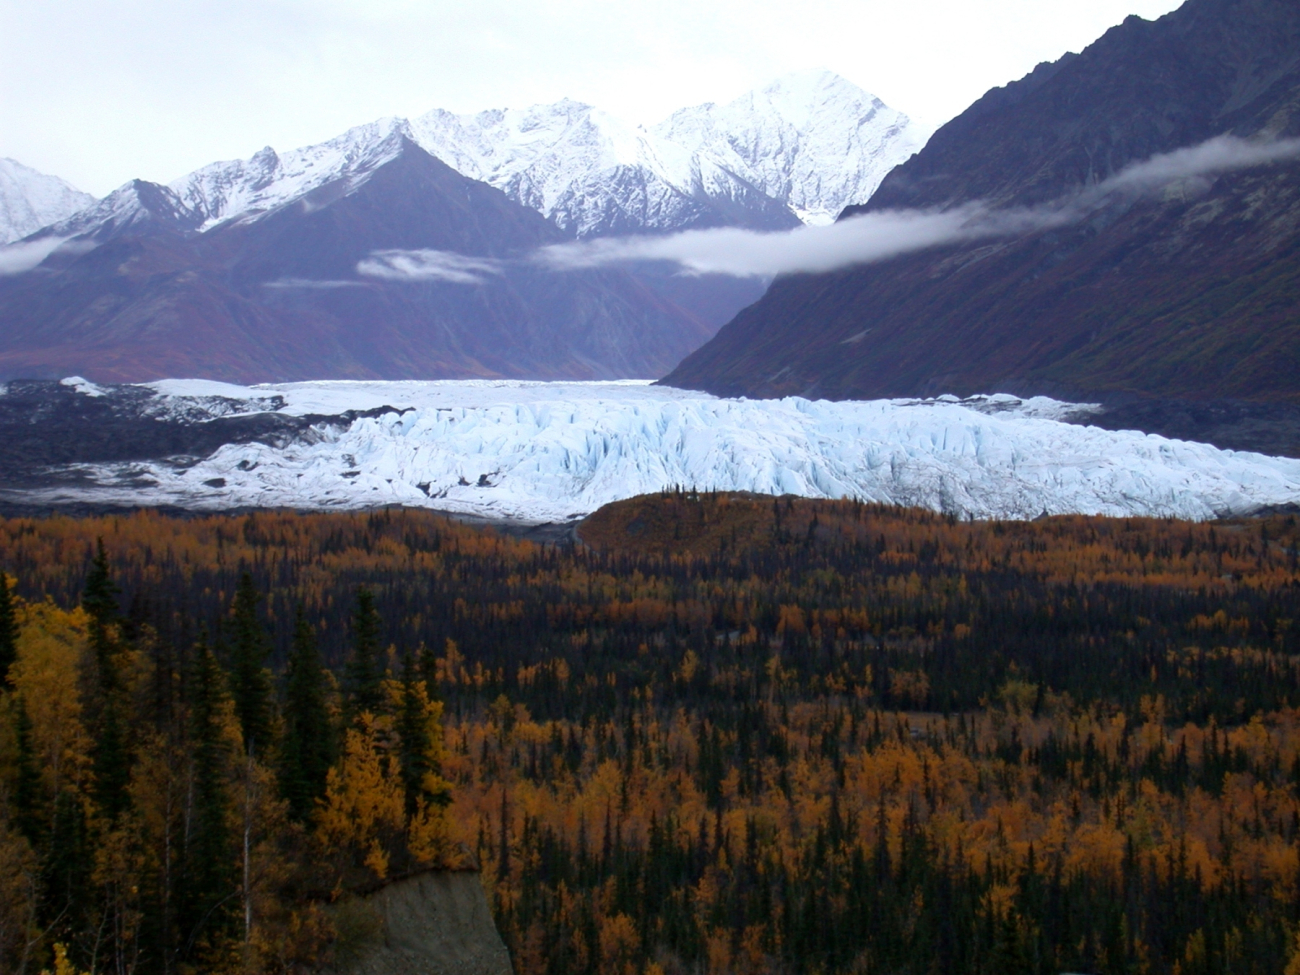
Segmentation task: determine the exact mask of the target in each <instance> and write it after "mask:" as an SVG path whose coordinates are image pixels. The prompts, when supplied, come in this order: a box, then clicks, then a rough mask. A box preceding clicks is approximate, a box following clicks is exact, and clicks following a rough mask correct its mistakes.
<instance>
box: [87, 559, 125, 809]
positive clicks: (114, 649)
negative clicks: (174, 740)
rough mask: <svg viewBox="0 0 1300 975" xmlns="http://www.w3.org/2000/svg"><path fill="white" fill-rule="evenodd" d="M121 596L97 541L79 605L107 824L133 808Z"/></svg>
mask: <svg viewBox="0 0 1300 975" xmlns="http://www.w3.org/2000/svg"><path fill="white" fill-rule="evenodd" d="M119 591H120V590H119V589H118V588H117V586H116V585H115V584H114V582H113V578H112V574H111V573H110V571H109V565H108V556H107V554H106V553H105V552H104V540H103V539H102V538H101V539H99V540H98V543H97V545H96V549H95V555H94V556H93V558H92V559H91V563H90V571H89V572H88V573H87V575H86V588H85V591H84V592H83V593H82V597H81V605H82V608H83V609H85V611H86V614H87V615H88V616H89V617H90V633H89V636H90V649H91V654H92V656H93V658H94V663H95V694H94V695H93V698H92V708H91V725H92V728H93V731H94V746H93V749H92V753H91V767H92V769H93V771H94V786H93V790H92V793H93V796H94V799H95V803H96V805H97V806H98V807H99V811H100V813H101V814H102V815H103V816H105V817H107V818H108V819H110V820H115V819H116V818H117V817H118V816H120V815H121V814H122V813H123V812H125V811H126V810H127V809H128V808H130V805H131V797H130V794H129V792H128V791H127V790H128V786H129V785H130V781H131V753H130V745H129V741H128V726H129V720H130V719H129V716H128V714H127V713H126V712H127V710H128V707H129V702H128V701H127V700H126V698H125V693H124V686H123V685H124V681H123V679H122V674H121V660H120V657H121V647H120V646H119V642H118V636H119V635H118V628H117V624H118V622H119V611H118V605H117V596H118V593H119Z"/></svg>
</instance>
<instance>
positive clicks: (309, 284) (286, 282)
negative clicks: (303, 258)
mask: <svg viewBox="0 0 1300 975" xmlns="http://www.w3.org/2000/svg"><path fill="white" fill-rule="evenodd" d="M262 287H263V288H277V289H284V290H295V289H306V290H314V291H329V290H333V289H334V288H364V287H365V284H364V282H361V281H329V280H316V279H314V278H278V279H277V280H275V281H264V282H263V283H262Z"/></svg>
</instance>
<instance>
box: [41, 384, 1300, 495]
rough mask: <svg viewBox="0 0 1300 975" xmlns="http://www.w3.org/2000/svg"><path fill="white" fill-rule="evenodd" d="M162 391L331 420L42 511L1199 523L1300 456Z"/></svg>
mask: <svg viewBox="0 0 1300 975" xmlns="http://www.w3.org/2000/svg"><path fill="white" fill-rule="evenodd" d="M78 388H81V387H80V386H78ZM151 388H152V390H153V391H154V393H155V394H156V395H157V398H158V407H157V409H158V415H160V416H161V415H172V416H185V417H191V418H195V419H197V420H198V421H199V422H202V417H203V416H204V415H208V414H210V415H211V416H214V417H215V416H219V415H230V414H231V413H232V412H240V411H241V409H242V410H246V411H248V412H256V411H260V410H266V409H268V408H269V409H275V410H283V411H285V412H287V413H290V414H293V415H297V416H304V417H314V416H317V415H321V416H333V417H335V419H332V420H327V421H321V422H318V423H316V424H315V425H314V426H312V427H311V429H310V432H309V434H308V435H305V436H300V437H297V438H295V439H293V440H291V441H290V442H276V443H243V444H230V445H227V446H225V447H222V448H221V449H219V450H217V451H216V452H215V453H214V454H212V455H211V456H209V457H207V458H206V459H204V460H202V461H199V462H197V463H192V462H191V461H185V462H169V461H167V460H165V459H155V460H153V461H149V462H146V463H132V464H127V465H99V466H87V467H82V468H78V470H79V471H80V472H81V473H82V474H84V476H85V479H86V480H82V481H81V482H79V483H77V484H75V485H73V486H70V487H66V488H59V489H51V490H49V491H46V492H45V493H44V494H43V496H42V497H41V499H40V500H42V501H43V502H44V503H59V502H69V501H83V502H95V503H121V504H133V505H139V504H168V505H178V506H181V507H186V508H193V509H205V510H221V509H228V508H234V507H244V506H288V507H294V508H364V507H370V506H374V505H383V504H404V505H418V506H423V507H431V508H437V509H441V510H446V511H452V512H461V513H465V514H473V515H479V516H485V517H489V518H507V519H517V520H523V521H563V520H566V519H570V518H574V517H578V516H581V515H585V514H587V513H589V512H591V511H594V510H595V509H596V508H598V507H600V506H601V505H603V504H606V503H608V502H611V501H615V500H619V499H621V498H626V497H631V496H633V495H637V494H643V493H647V492H654V491H659V490H661V489H664V488H669V487H672V486H674V485H681V486H686V487H692V486H693V487H696V488H699V489H702V490H703V489H716V490H742V491H756V492H763V493H770V494H784V493H790V494H798V495H804V496H808V497H814V498H822V497H830V498H839V497H853V498H861V499H864V500H869V501H879V502H886V503H891V504H904V505H920V506H924V507H927V508H932V509H935V510H939V511H945V512H951V513H953V514H956V515H961V516H962V517H977V518H1033V517H1036V516H1038V515H1040V514H1042V513H1044V512H1047V513H1048V514H1066V513H1085V514H1103V515H1145V516H1170V517H1179V518H1193V519H1204V518H1213V517H1217V516H1223V515H1234V514H1247V513H1250V512H1253V511H1257V510H1260V509H1261V508H1265V507H1269V506H1278V505H1289V504H1296V503H1300V460H1292V459H1287V458H1274V457H1265V456H1263V455H1260V454H1248V453H1234V452H1232V451H1224V450H1219V449H1217V448H1215V447H1211V446H1207V445H1204V444H1195V443H1185V442H1181V441H1174V440H1167V439H1165V438H1162V437H1157V436H1148V435H1145V434H1142V433H1135V432H1113V431H1107V430H1102V429H1099V428H1096V427H1089V426H1083V425H1076V424H1070V423H1065V422H1061V420H1060V419H1058V418H1060V417H1064V416H1067V415H1069V414H1070V413H1078V412H1080V411H1083V412H1085V413H1086V412H1087V411H1088V409H1089V407H1087V406H1079V405H1071V404H1061V403H1057V402H1055V401H1052V400H1047V399H1034V400H1026V401H1021V400H1016V399H1014V398H1012V397H1006V396H1002V397H976V398H972V399H967V400H954V399H952V398H943V399H936V400H878V401H873V402H827V401H810V400H805V399H799V398H790V399H784V400H745V399H719V398H716V397H713V396H709V395H708V394H705V393H695V392H688V391H684V390H678V389H671V388H667V387H657V386H648V385H645V384H642V383H635V382H621V383H529V382H487V381H480V382H318V383H295V384H284V385H270V386H258V387H252V388H244V387H238V386H230V385H226V384H217V383H208V382H198V383H188V382H184V381H169V382H167V383H159V384H155V385H154V386H152V387H151ZM85 392H87V393H88V394H89V393H90V392H91V391H90V390H89V389H87V390H85ZM240 404H244V405H243V406H242V407H241V405H240ZM384 407H389V408H391V409H388V410H384V409H383V408H384ZM347 411H357V412H362V411H370V412H371V415H369V416H364V417H357V416H356V413H352V414H350V416H344V415H343V414H345V413H347Z"/></svg>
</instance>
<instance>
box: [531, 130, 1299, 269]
mask: <svg viewBox="0 0 1300 975" xmlns="http://www.w3.org/2000/svg"><path fill="white" fill-rule="evenodd" d="M1297 158H1300V139H1285V140H1277V141H1272V142H1247V141H1245V140H1242V139H1238V138H1235V137H1232V136H1220V137H1218V138H1214V139H1211V140H1209V141H1208V142H1204V143H1202V144H1201V145H1198V146H1192V147H1190V148H1187V149H1178V150H1176V151H1174V152H1170V153H1165V154H1162V155H1158V156H1153V157H1151V158H1150V159H1147V160H1144V161H1142V162H1139V163H1134V164H1133V165H1131V166H1128V167H1126V168H1125V169H1124V170H1122V171H1121V172H1119V173H1117V174H1116V175H1115V176H1112V177H1111V178H1109V179H1107V180H1105V181H1103V182H1101V183H1099V184H1096V185H1095V186H1092V187H1089V188H1087V189H1085V190H1082V191H1080V192H1078V193H1076V194H1074V195H1073V196H1071V197H1069V198H1067V199H1064V200H1061V201H1058V202H1056V203H1054V204H1051V205H1048V206H1043V207H1036V208H1033V209H1020V210H993V209H990V208H989V207H987V206H986V205H984V204H981V203H972V204H967V205H965V206H961V207H956V208H953V209H951V210H942V211H939V210H892V211H888V210H887V211H881V212H878V213H867V214H861V215H859V216H855V217H850V218H847V219H845V220H840V221H838V222H837V223H834V224H831V225H830V226H826V227H800V228H797V229H795V230H790V231H783V232H778V233H761V232H756V231H750V230H739V229H734V228H726V229H718V230H688V231H685V232H683V233H679V234H672V235H670V236H666V237H619V238H602V239H597V240H589V241H580V242H575V243H566V244H555V245H552V246H549V247H544V248H542V249H541V250H539V251H538V252H537V253H536V254H535V255H534V260H535V261H536V262H537V263H539V264H542V265H543V266H546V267H550V268H552V269H554V270H565V271H571V270H581V269H589V268H598V267H607V266H611V265H619V264H628V263H633V262H637V261H665V262H670V263H675V264H676V265H678V267H679V268H680V269H681V270H682V271H683V272H684V273H686V274H691V275H700V274H727V275H732V276H734V277H760V276H770V275H776V274H797V273H825V272H828V271H835V270H839V269H841V268H845V267H851V266H855V265H860V264H872V263H875V262H877V261H883V260H888V259H889V258H892V257H897V256H900V255H902V254H907V253H911V252H913V251H918V250H926V249H929V248H932V247H941V246H944V245H947V244H960V243H968V242H971V241H976V240H981V239H990V238H999V237H1012V236H1017V235H1019V234H1024V233H1030V232H1033V231H1036V230H1045V229H1048V228H1051V227H1058V226H1065V225H1068V224H1072V223H1075V222H1077V221H1079V220H1081V219H1083V218H1084V217H1085V216H1086V215H1087V213H1088V212H1090V211H1091V210H1092V209H1094V208H1095V207H1096V206H1098V205H1099V204H1101V203H1102V202H1104V201H1105V200H1106V199H1107V198H1110V197H1112V196H1114V195H1116V194H1125V193H1137V194H1144V193H1150V192H1153V191H1157V190H1159V189H1161V188H1163V187H1165V186H1167V185H1169V184H1170V183H1174V182H1177V181H1179V180H1184V179H1193V178H1207V177H1211V176H1216V175H1221V174H1223V173H1227V172H1232V171H1235V170H1242V169H1251V168H1255V167H1257V166H1263V165H1268V164H1272V163H1279V162H1287V161H1291V160H1295V159H1297Z"/></svg>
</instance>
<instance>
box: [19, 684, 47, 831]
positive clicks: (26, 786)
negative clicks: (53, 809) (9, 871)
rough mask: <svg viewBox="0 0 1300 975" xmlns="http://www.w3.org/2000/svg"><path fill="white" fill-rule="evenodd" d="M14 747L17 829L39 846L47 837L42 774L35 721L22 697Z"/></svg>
mask: <svg viewBox="0 0 1300 975" xmlns="http://www.w3.org/2000/svg"><path fill="white" fill-rule="evenodd" d="M14 744H15V751H16V753H17V754H16V755H15V760H16V765H17V770H16V771H17V775H16V776H15V781H14V793H13V796H14V798H13V803H14V825H15V826H17V827H18V831H19V832H20V833H22V834H23V835H24V836H26V837H27V839H28V840H29V841H30V842H31V844H32V846H34V847H35V846H38V844H39V843H40V842H41V840H42V839H43V838H44V834H45V822H44V817H43V816H42V815H41V772H40V769H39V768H38V767H37V765H36V750H35V747H34V745H33V743H32V718H31V715H30V714H28V713H27V702H26V701H24V700H23V699H22V698H21V697H16V698H15V701H14Z"/></svg>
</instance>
